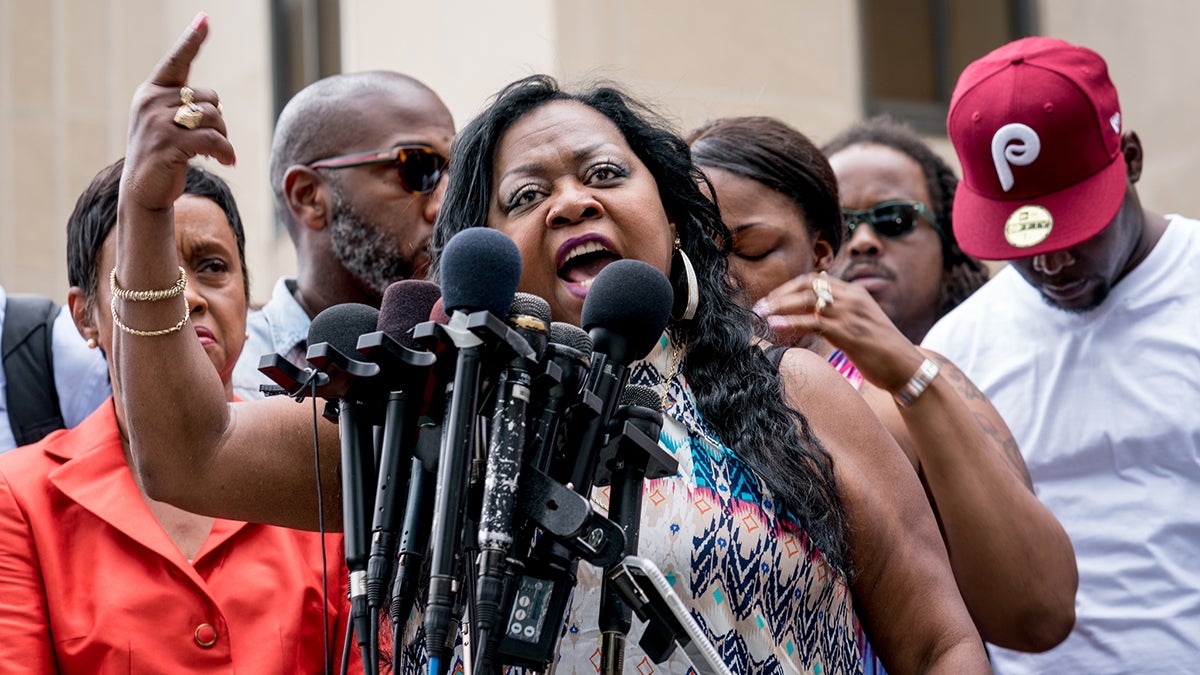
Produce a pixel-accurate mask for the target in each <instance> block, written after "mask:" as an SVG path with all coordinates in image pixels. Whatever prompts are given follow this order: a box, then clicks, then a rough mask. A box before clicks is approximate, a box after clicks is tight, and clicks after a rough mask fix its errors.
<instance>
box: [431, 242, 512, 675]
mask: <svg viewBox="0 0 1200 675" xmlns="http://www.w3.org/2000/svg"><path fill="white" fill-rule="evenodd" d="M440 272H441V281H442V302H443V306H444V307H445V310H446V311H447V312H448V313H449V314H450V321H449V323H447V324H446V325H445V326H444V327H443V331H444V334H445V335H446V336H448V338H449V340H450V341H451V342H452V344H453V348H454V349H455V351H456V353H455V371H454V384H453V389H452V392H451V394H450V402H449V404H448V406H447V409H446V416H445V421H444V423H443V428H442V446H441V451H440V454H439V458H438V474H437V489H436V491H435V493H434V519H433V529H432V542H431V546H430V571H429V599H428V603H427V604H426V608H425V645H426V651H427V652H428V654H429V665H430V672H431V673H434V674H437V675H441V673H444V672H445V669H446V667H447V666H448V658H447V657H448V656H449V652H450V639H451V631H450V625H451V623H452V618H453V613H454V605H455V579H456V576H457V575H456V572H457V566H458V555H459V553H460V551H459V550H458V549H459V543H460V540H461V537H462V532H461V524H462V522H463V517H464V511H465V509H466V498H467V489H466V488H467V477H468V474H467V468H468V466H467V462H468V459H469V458H470V456H471V442H472V438H473V435H474V432H475V429H476V425H475V417H476V414H477V410H478V399H479V385H480V374H481V370H482V366H483V364H482V359H483V356H484V354H483V350H481V347H483V346H485V345H487V344H488V343H489V342H498V341H500V340H501V339H502V338H503V337H507V330H508V329H507V326H505V325H504V324H503V322H501V321H500V320H499V319H497V318H496V315H502V314H504V313H505V312H506V310H507V309H508V307H509V305H510V304H511V303H512V297H513V294H514V293H515V292H516V290H517V282H518V281H519V280H520V278H521V254H520V252H519V251H518V250H517V246H516V244H514V243H513V242H512V240H511V239H509V238H508V237H506V236H505V235H504V234H502V233H500V232H498V231H496V230H490V229H487V228H469V229H466V230H463V231H462V232H459V233H458V234H457V235H455V236H454V237H453V238H451V240H450V241H449V242H448V243H447V244H446V248H445V249H444V250H443V251H442V259H441V270H440ZM485 338H486V340H485ZM525 347H526V349H525V353H526V354H529V356H533V354H532V349H530V348H529V347H528V345H525Z"/></svg>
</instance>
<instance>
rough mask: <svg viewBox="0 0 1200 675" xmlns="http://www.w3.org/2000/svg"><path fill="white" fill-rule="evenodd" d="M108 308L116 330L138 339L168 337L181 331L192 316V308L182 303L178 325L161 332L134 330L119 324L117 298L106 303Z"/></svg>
mask: <svg viewBox="0 0 1200 675" xmlns="http://www.w3.org/2000/svg"><path fill="white" fill-rule="evenodd" d="M108 306H109V309H111V310H112V317H113V323H115V324H117V328H120V329H121V330H123V331H125V332H126V333H129V334H130V335H137V336H138V337H158V336H159V335H170V334H171V333H174V332H176V331H178V330H180V329H182V328H183V325H184V324H186V323H187V321H188V319H189V318H190V317H191V316H192V308H191V307H189V306H188V303H187V302H184V303H183V318H182V319H180V320H179V323H177V324H175V325H174V326H171V327H170V328H163V329H162V330H138V329H136V328H130V327H129V326H126V325H125V324H123V323H121V318H120V317H119V316H117V296H115V295H114V296H113V299H112V301H110V302H109V303H108Z"/></svg>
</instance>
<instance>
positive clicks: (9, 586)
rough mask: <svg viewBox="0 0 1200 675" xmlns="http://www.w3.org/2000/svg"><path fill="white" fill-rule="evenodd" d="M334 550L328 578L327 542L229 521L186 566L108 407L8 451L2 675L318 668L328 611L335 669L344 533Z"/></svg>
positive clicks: (342, 614)
mask: <svg viewBox="0 0 1200 675" xmlns="http://www.w3.org/2000/svg"><path fill="white" fill-rule="evenodd" d="M325 547H326V555H327V556H328V557H327V561H328V562H327V565H326V571H325V573H324V578H322V574H323V573H322V564H321V562H322V561H321V535H319V534H317V533H314V532H301V531H297V530H289V529H286V528H280V527H269V526H265V525H256V524H250V523H240V522H234V521H229V520H219V519H218V520H217V521H216V522H215V523H214V524H213V528H212V532H211V533H210V534H209V535H208V539H207V540H206V541H205V542H204V545H203V547H202V548H201V550H200V552H199V554H198V555H197V556H196V559H195V560H194V561H193V562H190V563H189V562H188V561H187V560H186V559H185V558H184V556H183V554H182V553H180V551H179V549H178V548H176V546H175V544H174V543H173V542H172V541H171V539H170V537H169V536H168V535H167V533H166V531H165V530H163V528H162V526H160V525H159V524H158V521H157V520H155V518H154V516H153V515H152V514H151V513H150V509H149V507H148V506H147V505H146V502H145V501H144V500H143V499H142V496H141V494H140V493H139V492H138V489H137V486H136V485H135V484H134V482H133V476H132V474H131V473H130V468H129V466H128V465H127V464H126V463H125V457H124V453H123V451H122V449H121V438H120V435H119V432H118V430H117V420H116V414H115V412H114V409H113V404H112V399H111V398H110V399H109V400H108V402H106V403H105V404H104V405H102V406H100V408H99V409H98V410H97V411H96V412H95V413H93V414H92V415H91V416H90V417H89V418H88V419H86V420H85V421H84V422H83V423H81V424H80V425H79V426H77V427H75V428H74V429H70V430H64V431H59V432H56V433H54V434H52V435H50V436H47V437H46V438H45V439H43V440H42V441H40V442H38V443H35V444H33V445H29V446H26V447H23V448H19V449H17V450H13V451H10V452H8V453H5V454H3V455H0V673H56V672H57V673H172V674H174V673H198V672H204V673H247V674H253V675H259V674H262V673H320V672H323V671H324V670H325V668H324V661H325V656H324V652H325V644H324V639H323V637H322V633H323V632H324V630H325V627H324V624H325V616H326V615H327V616H328V633H327V636H328V639H329V649H330V654H331V656H330V660H331V661H332V662H333V667H334V671H335V672H336V668H337V665H338V664H339V663H340V659H341V651H342V649H341V643H342V639H343V636H344V635H345V626H346V624H345V622H346V619H347V614H348V611H349V610H348V604H347V602H346V601H345V598H346V596H347V588H346V583H347V581H346V568H345V563H344V553H343V548H342V536H341V535H340V534H329V535H325ZM323 581H324V583H325V584H327V586H328V597H327V599H326V600H325V601H323V600H322V582H323ZM352 651H355V652H356V651H357V650H352ZM356 665H358V666H359V668H361V664H356Z"/></svg>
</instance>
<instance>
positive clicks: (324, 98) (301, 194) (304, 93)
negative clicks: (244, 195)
mask: <svg viewBox="0 0 1200 675" xmlns="http://www.w3.org/2000/svg"><path fill="white" fill-rule="evenodd" d="M453 137H454V120H453V118H452V117H451V115H450V111H449V110H448V109H447V108H446V106H445V104H444V103H442V101H441V99H440V98H438V96H437V94H435V93H434V92H433V91H432V90H431V89H429V87H427V86H425V85H424V84H422V83H421V82H418V81H417V80H415V79H413V78H411V77H409V76H407V75H402V74H400V73H395V72H389V71H371V72H362V73H349V74H342V75H334V76H332V77H327V78H325V79H322V80H318V81H317V82H314V83H313V84H311V85H309V86H307V87H305V88H304V89H302V90H301V91H300V92H299V93H297V94H296V95H295V96H294V97H293V98H292V99H291V100H290V101H289V102H288V104H287V105H286V106H285V107H284V109H283V112H282V113H280V115H279V120H278V122H277V123H276V126H275V137H274V140H273V142H272V145H271V168H270V173H271V187H272V189H273V191H274V193H275V215H276V218H277V219H278V220H279V222H281V223H283V224H284V226H286V228H287V231H288V234H289V235H290V236H291V239H292V243H293V245H294V246H295V248H296V271H297V273H296V276H295V277H283V278H280V279H279V280H278V281H276V283H275V288H274V290H273V291H272V294H271V299H270V301H268V302H267V304H266V305H264V306H263V308H262V309H261V310H259V311H256V312H251V314H250V317H249V319H248V321H247V324H246V326H247V329H248V332H249V340H248V341H247V342H246V346H245V348H244V349H243V350H242V357H241V359H239V361H238V364H237V367H236V369H235V371H234V391H235V393H236V394H237V395H238V396H240V397H242V398H243V399H254V398H261V396H262V394H261V393H260V392H259V385H260V384H269V383H270V380H269V379H267V378H266V377H265V376H263V375H262V374H261V373H259V372H258V363H259V359H260V358H261V357H262V355H263V354H268V353H278V354H282V355H283V356H285V357H287V358H288V360H290V361H292V362H293V363H295V364H296V365H301V366H302V365H307V364H306V363H305V360H304V355H305V352H306V350H307V342H306V341H307V337H308V328H309V324H310V323H311V321H312V318H313V317H314V316H316V315H317V314H318V313H320V312H321V310H323V309H325V308H327V307H330V306H332V305H337V304H341V303H345V302H358V303H363V304H367V305H372V306H375V307H378V306H379V303H380V301H381V300H382V298H383V292H384V290H385V289H386V288H387V286H388V285H389V284H390V283H392V282H394V281H398V280H401V279H408V278H414V277H415V278H421V277H423V276H424V275H425V269H426V267H427V266H428V253H427V248H428V244H429V238H430V236H431V235H432V232H433V221H434V219H435V218H436V217H437V212H438V207H439V205H440V203H441V195H440V192H439V191H440V188H441V186H442V185H443V184H444V182H445V181H444V180H442V177H443V176H444V174H445V170H446V164H447V158H448V157H449V156H450V142H451V140H452V139H453Z"/></svg>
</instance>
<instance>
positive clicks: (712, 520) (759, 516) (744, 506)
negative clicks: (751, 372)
mask: <svg viewBox="0 0 1200 675" xmlns="http://www.w3.org/2000/svg"><path fill="white" fill-rule="evenodd" d="M671 360H672V359H671V345H670V344H669V343H668V340H667V337H666V335H664V336H663V338H662V339H661V340H660V341H659V344H658V346H657V347H656V348H655V350H654V351H653V352H652V353H651V354H650V355H649V356H648V357H647V359H646V360H645V361H643V362H639V363H637V364H635V365H634V366H633V372H632V374H631V377H630V383H632V384H641V385H645V386H649V387H653V388H655V389H656V390H658V391H660V392H664V386H663V383H664V382H665V381H667V380H668V376H667V375H666V374H665V373H667V372H669V364H670V362H671ZM665 393H666V396H665V398H666V400H667V404H668V409H667V414H666V415H664V423H663V430H662V434H661V435H660V438H659V443H660V445H662V446H663V447H665V448H666V449H668V450H669V451H671V452H672V453H673V454H674V455H675V456H676V458H677V459H678V460H679V472H678V473H677V474H676V475H674V476H670V477H667V478H662V479H659V480H653V481H647V482H646V488H645V493H644V497H643V500H642V521H641V534H640V540H639V542H640V544H639V551H638V554H639V555H640V556H642V557H644V558H649V559H650V560H652V561H654V562H655V563H656V564H657V565H658V567H659V569H660V570H661V571H662V573H663V575H664V576H665V577H666V578H667V580H668V581H669V582H670V583H671V584H672V586H673V588H674V590H675V593H676V594H678V595H679V597H680V598H681V599H682V600H683V603H684V605H685V606H687V607H688V608H689V609H690V611H691V614H692V616H693V618H695V620H696V622H697V623H698V624H699V625H700V627H701V629H703V630H704V632H705V633H706V634H707V635H708V636H709V639H710V640H711V641H712V643H713V645H714V646H715V647H716V649H717V652H718V653H719V654H720V655H721V657H722V659H723V660H724V661H725V663H726V664H727V665H728V666H729V668H730V670H731V671H733V672H734V673H739V674H742V673H745V674H750V673H753V674H755V675H784V674H788V675H790V674H793V673H806V674H812V675H825V674H827V673H829V674H841V673H862V671H863V663H862V656H861V652H860V647H859V635H860V628H859V625H858V621H857V619H856V617H855V615H854V610H853V603H852V601H851V597H850V590H849V587H848V586H847V584H846V581H845V579H844V578H843V577H842V576H841V575H840V574H838V573H837V572H836V571H835V570H834V569H833V568H831V567H830V566H829V565H828V564H827V563H826V562H825V559H824V558H823V557H822V555H821V554H820V552H819V551H817V550H816V548H815V547H814V546H813V544H812V543H811V542H809V540H808V537H807V535H806V534H805V532H804V530H803V528H802V527H801V526H800V524H799V523H798V522H796V521H795V520H794V519H793V518H791V517H789V516H788V515H787V514H785V513H780V512H779V509H778V507H777V505H776V504H775V502H774V500H773V497H772V495H771V493H770V491H769V490H768V489H767V488H766V487H765V486H764V485H762V484H761V483H760V481H759V480H758V478H757V477H756V476H755V475H754V474H752V473H751V472H750V470H749V468H748V467H747V466H746V465H745V464H744V463H743V462H742V461H741V460H740V459H738V457H737V456H736V455H735V454H734V453H733V451H732V450H731V449H729V448H727V447H725V446H724V445H723V444H722V443H721V442H720V441H719V440H718V439H717V438H716V437H715V436H714V434H713V433H712V431H711V430H710V429H709V428H708V427H707V426H706V425H705V424H704V421H703V419H702V417H701V415H700V411H699V410H698V409H697V407H696V401H695V398H694V396H693V394H692V392H691V389H690V388H689V386H688V383H687V380H686V378H684V377H683V376H682V375H681V374H676V375H675V376H674V377H671V378H670V380H669V389H666V391H665ZM592 501H593V502H594V503H595V504H596V505H597V506H598V507H600V508H601V510H604V509H605V508H606V507H607V503H608V488H603V489H599V488H598V489H597V490H595V491H594V492H593V496H592ZM578 576H579V580H578V585H577V586H576V589H575V596H574V598H573V602H572V607H571V610H570V613H569V615H568V618H567V625H566V631H565V634H564V635H563V637H562V643H561V645H560V652H559V653H560V660H559V663H558V664H557V668H556V670H555V672H556V674H557V675H573V674H578V675H583V674H593V673H597V672H598V671H599V665H600V629H599V628H598V626H597V608H598V606H599V602H600V600H599V598H600V593H599V590H600V589H599V586H600V574H599V571H598V570H596V569H595V568H593V567H591V566H590V565H588V564H586V563H581V564H580V565H579V575H578ZM633 623H634V628H633V630H632V631H631V633H630V635H629V641H628V645H627V648H626V655H625V672H626V673H629V674H631V675H651V674H655V675H660V674H664V673H670V674H678V675H687V674H689V673H691V672H694V671H692V670H691V664H690V662H689V661H688V658H687V656H686V655H684V654H683V653H682V650H676V651H675V653H674V654H673V655H672V656H671V657H670V658H669V659H668V660H667V661H665V662H664V663H662V664H656V663H654V662H652V661H651V660H650V659H649V658H647V657H646V656H645V655H644V653H643V652H642V651H641V649H640V648H639V647H638V645H637V640H638V638H639V637H640V636H641V621H640V620H639V619H638V618H637V617H636V616H635V617H634V619H633ZM416 632H417V633H423V631H421V630H417V631H416ZM410 636H411V637H417V636H416V635H413V634H412V633H410ZM412 646H413V645H412V644H411V643H410V644H409V646H408V647H409V648H406V649H404V650H402V652H405V657H406V658H404V659H402V661H407V662H408V663H402V664H401V668H399V669H398V671H400V672H414V673H424V672H426V671H424V670H421V669H420V668H419V667H418V668H415V669H413V666H415V665H416V664H414V663H412V661H411V660H410V658H411V657H416V659H418V660H419V661H421V662H423V661H424V659H423V658H421V655H418V654H417V653H415V652H417V651H420V650H419V649H417V650H412V649H411V647H412ZM461 667H462V661H461V658H459V656H458V655H456V658H455V662H454V663H452V664H451V670H450V672H451V673H453V672H455V669H457V668H461ZM410 669H411V670H410ZM507 672H509V673H512V674H514V675H516V674H517V673H521V672H523V671H522V670H521V669H517V668H511V669H508V671H507Z"/></svg>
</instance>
